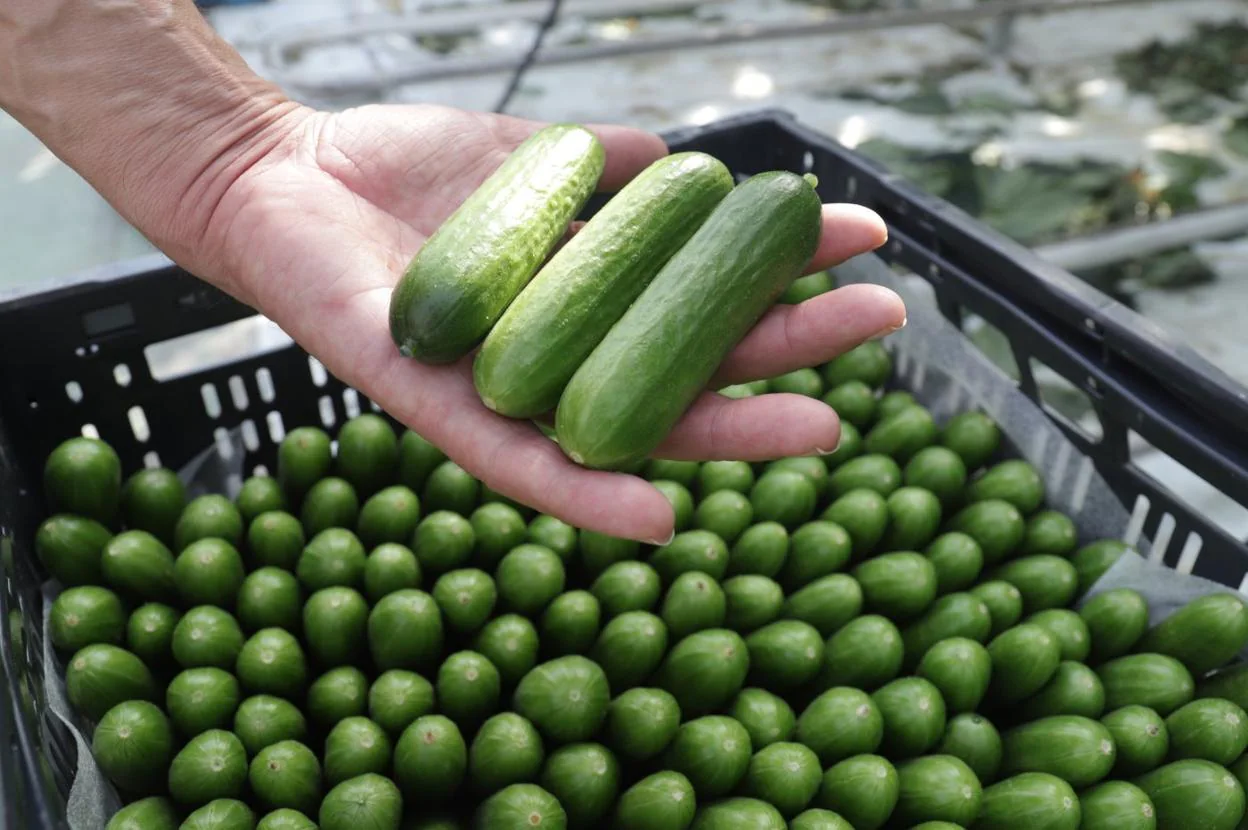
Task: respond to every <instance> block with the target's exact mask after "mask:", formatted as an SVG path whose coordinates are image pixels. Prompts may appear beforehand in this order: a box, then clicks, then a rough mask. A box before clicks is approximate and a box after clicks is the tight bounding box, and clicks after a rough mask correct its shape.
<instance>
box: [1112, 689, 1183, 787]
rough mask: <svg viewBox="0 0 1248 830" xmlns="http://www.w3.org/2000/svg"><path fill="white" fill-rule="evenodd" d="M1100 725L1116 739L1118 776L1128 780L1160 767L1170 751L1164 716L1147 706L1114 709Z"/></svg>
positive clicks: (1116, 772) (1116, 773)
mask: <svg viewBox="0 0 1248 830" xmlns="http://www.w3.org/2000/svg"><path fill="white" fill-rule="evenodd" d="M1101 723H1102V724H1104V725H1105V728H1106V729H1108V730H1109V734H1110V735H1112V736H1113V738H1114V746H1115V747H1116V748H1117V750H1118V757H1117V759H1116V761H1115V762H1114V769H1113V774H1114V776H1115V777H1123V778H1125V777H1128V776H1132V775H1139V774H1141V773H1145V772H1148V771H1150V770H1154V769H1156V768H1157V767H1159V766H1161V763H1162V762H1163V761H1165V760H1166V756H1167V755H1168V754H1169V752H1170V732H1169V730H1168V729H1166V721H1165V719H1164V718H1162V716H1161V715H1159V714H1157V713H1156V712H1155V711H1154V710H1152V709H1149V708H1148V707H1147V706H1139V705H1134V704H1133V705H1129V706H1123V707H1120V708H1118V709H1115V710H1113V711H1112V712H1110V713H1109V714H1107V715H1105V716H1104V717H1103V718H1101Z"/></svg>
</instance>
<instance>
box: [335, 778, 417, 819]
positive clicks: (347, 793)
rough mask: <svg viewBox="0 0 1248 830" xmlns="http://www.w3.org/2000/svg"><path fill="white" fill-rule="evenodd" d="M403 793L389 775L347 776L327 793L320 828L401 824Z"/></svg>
mask: <svg viewBox="0 0 1248 830" xmlns="http://www.w3.org/2000/svg"><path fill="white" fill-rule="evenodd" d="M402 817H403V797H402V795H401V794H400V793H399V788H398V787H396V786H395V785H394V782H393V781H391V780H390V779H389V778H386V777H385V776H382V775H377V774H376V773H373V772H369V773H365V774H364V775H358V776H356V777H355V778H348V779H347V780H346V781H343V782H342V783H341V784H339V785H338V786H336V787H334V788H333V789H332V790H330V791H329V792H327V793H326V794H325V799H324V800H323V801H322V802H321V808H320V810H318V811H317V825H318V826H319V827H320V830H359V828H361V827H377V828H382V827H385V828H391V827H398V826H399V821H400V820H401V819H402Z"/></svg>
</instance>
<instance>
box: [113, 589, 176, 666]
mask: <svg viewBox="0 0 1248 830" xmlns="http://www.w3.org/2000/svg"><path fill="white" fill-rule="evenodd" d="M179 619H181V617H180V616H179V614H178V612H177V611H175V610H173V609H172V608H170V607H169V606H168V605H164V604H162V603H159V602H145V603H143V604H142V605H140V606H139V607H138V608H136V609H134V613H132V614H131V615H130V619H129V620H128V621H127V622H126V648H128V649H129V650H130V651H132V652H134V653H135V654H137V655H138V656H139V658H140V659H141V660H142V661H143V662H144V663H146V664H147V665H149V666H167V665H170V664H171V663H172V662H173V631H174V629H175V628H176V627H177V625H178V620H179Z"/></svg>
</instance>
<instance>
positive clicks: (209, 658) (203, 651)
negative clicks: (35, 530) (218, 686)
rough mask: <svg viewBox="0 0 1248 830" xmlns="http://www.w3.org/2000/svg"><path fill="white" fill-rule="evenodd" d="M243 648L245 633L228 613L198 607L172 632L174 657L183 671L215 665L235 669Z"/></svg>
mask: <svg viewBox="0 0 1248 830" xmlns="http://www.w3.org/2000/svg"><path fill="white" fill-rule="evenodd" d="M242 648H243V630H242V629H241V628H239V626H238V621H237V620H235V619H234V618H233V617H232V616H230V613H229V612H228V611H223V610H221V609H220V608H217V607H215V606H212V605H199V606H196V607H194V608H192V609H190V610H189V611H187V612H186V613H185V614H183V615H182V619H180V620H178V624H177V625H176V626H174V629H173V644H172V650H173V658H174V659H175V660H177V661H178V664H179V665H180V666H182V668H184V669H193V668H195V667H197V666H216V667H218V668H222V669H233V668H234V662H235V661H236V660H237V659H238V653H239V652H240V651H241V650H242Z"/></svg>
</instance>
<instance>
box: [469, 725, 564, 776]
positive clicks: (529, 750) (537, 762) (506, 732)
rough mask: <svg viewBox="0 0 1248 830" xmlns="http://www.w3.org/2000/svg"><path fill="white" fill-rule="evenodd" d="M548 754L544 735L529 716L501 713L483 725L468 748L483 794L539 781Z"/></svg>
mask: <svg viewBox="0 0 1248 830" xmlns="http://www.w3.org/2000/svg"><path fill="white" fill-rule="evenodd" d="M545 757H546V753H545V749H544V748H543V746H542V738H541V735H539V734H538V732H537V729H536V728H534V726H533V724H532V723H531V722H530V721H528V720H527V719H526V718H523V717H521V716H520V715H517V714H516V713H514V712H500V713H499V714H497V715H494V716H493V717H492V718H490V719H489V720H487V721H486V722H485V723H483V724H481V728H480V729H478V730H477V734H476V736H475V737H474V738H473V739H472V745H471V746H470V747H469V748H468V771H469V772H468V775H469V779H470V780H471V781H472V785H473V787H475V788H476V790H477V792H478V793H480V794H482V795H488V794H490V793H493V792H496V791H498V790H501V789H502V788H503V787H506V786H508V785H509V784H518V783H522V782H525V781H535V780H537V776H538V773H539V772H540V771H541V769H542V762H543V761H544V760H545Z"/></svg>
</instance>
